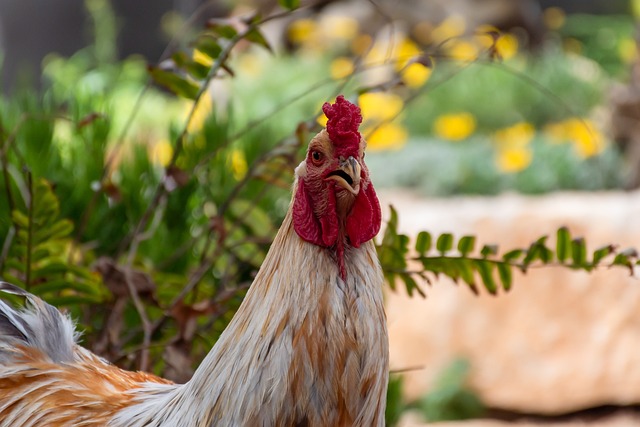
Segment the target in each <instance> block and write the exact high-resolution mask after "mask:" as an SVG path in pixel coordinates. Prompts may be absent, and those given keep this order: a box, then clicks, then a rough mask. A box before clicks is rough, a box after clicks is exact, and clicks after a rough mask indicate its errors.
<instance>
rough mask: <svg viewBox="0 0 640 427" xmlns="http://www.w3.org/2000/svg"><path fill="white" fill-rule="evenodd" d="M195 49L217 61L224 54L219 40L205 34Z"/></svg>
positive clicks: (199, 39)
mask: <svg viewBox="0 0 640 427" xmlns="http://www.w3.org/2000/svg"><path fill="white" fill-rule="evenodd" d="M194 49H195V50H198V51H200V52H201V53H203V54H205V55H206V56H208V57H209V58H211V59H216V58H217V57H218V56H220V53H222V48H221V47H220V45H219V44H218V40H216V38H215V37H213V36H212V35H210V34H203V35H201V36H200V37H198V39H197V40H196V42H195V45H194Z"/></svg>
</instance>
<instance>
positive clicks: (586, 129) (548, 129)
mask: <svg viewBox="0 0 640 427" xmlns="http://www.w3.org/2000/svg"><path fill="white" fill-rule="evenodd" d="M544 131H545V133H546V134H547V135H548V136H549V137H550V139H551V140H552V141H554V142H571V143H573V147H574V149H575V151H576V153H577V154H578V155H579V156H580V157H584V158H586V157H591V156H595V155H596V154H599V153H601V152H602V150H604V148H605V146H606V142H605V139H604V136H603V135H602V133H601V132H600V131H599V130H598V128H597V127H596V126H595V124H594V123H593V122H592V121H591V120H587V119H584V120H583V119H579V118H571V119H567V120H564V121H562V122H558V123H552V124H549V125H547V126H545V128H544Z"/></svg>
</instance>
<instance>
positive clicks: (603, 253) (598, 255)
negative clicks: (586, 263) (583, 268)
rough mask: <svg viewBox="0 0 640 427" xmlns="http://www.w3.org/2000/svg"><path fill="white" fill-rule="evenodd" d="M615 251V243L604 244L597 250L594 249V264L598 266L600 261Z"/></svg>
mask: <svg viewBox="0 0 640 427" xmlns="http://www.w3.org/2000/svg"><path fill="white" fill-rule="evenodd" d="M614 252H615V248H614V246H613V245H606V246H602V247H600V248H598V249H596V250H595V251H593V261H592V262H593V265H594V266H597V265H598V264H599V263H600V261H602V260H603V259H604V258H606V257H607V256H609V255H611V254H612V253H614Z"/></svg>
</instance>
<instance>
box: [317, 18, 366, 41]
mask: <svg viewBox="0 0 640 427" xmlns="http://www.w3.org/2000/svg"><path fill="white" fill-rule="evenodd" d="M320 27H321V28H322V33H323V34H324V36H325V37H328V38H330V39H337V40H352V39H353V38H355V37H356V36H357V35H358V29H359V24H358V21H357V20H356V19H354V18H351V17H349V16H342V15H324V16H323V17H322V19H321V20H320Z"/></svg>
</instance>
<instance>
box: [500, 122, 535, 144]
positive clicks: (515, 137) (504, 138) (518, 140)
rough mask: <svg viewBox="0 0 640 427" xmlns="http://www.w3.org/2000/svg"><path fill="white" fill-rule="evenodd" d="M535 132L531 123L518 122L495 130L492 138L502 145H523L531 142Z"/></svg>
mask: <svg viewBox="0 0 640 427" xmlns="http://www.w3.org/2000/svg"><path fill="white" fill-rule="evenodd" d="M535 133H536V130H535V128H534V127H533V125H532V124H531V123H527V122H519V123H516V124H514V125H513V126H509V127H506V128H503V129H500V130H498V131H496V132H495V133H494V134H493V140H494V141H495V142H496V143H498V144H499V145H502V146H504V147H507V146H511V147H516V146H517V147H523V146H525V145H527V144H529V142H531V140H532V139H533V137H534V135H535Z"/></svg>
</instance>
